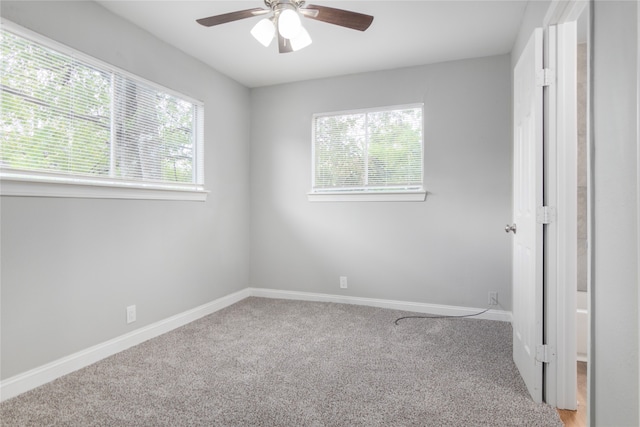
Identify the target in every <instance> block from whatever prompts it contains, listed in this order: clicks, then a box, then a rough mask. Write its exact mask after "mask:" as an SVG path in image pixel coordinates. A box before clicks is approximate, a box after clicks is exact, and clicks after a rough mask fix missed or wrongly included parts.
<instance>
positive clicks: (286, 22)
mask: <svg viewBox="0 0 640 427" xmlns="http://www.w3.org/2000/svg"><path fill="white" fill-rule="evenodd" d="M302 29H303V28H302V22H300V16H299V15H298V12H296V11H295V10H293V9H285V10H283V11H282V12H280V14H279V15H278V32H279V33H280V35H281V36H282V37H284V38H285V39H293V38H296V37H297V36H298V34H300V32H301V30H302Z"/></svg>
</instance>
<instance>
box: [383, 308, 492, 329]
mask: <svg viewBox="0 0 640 427" xmlns="http://www.w3.org/2000/svg"><path fill="white" fill-rule="evenodd" d="M489 310H490V309H489V308H487V309H486V310H482V311H481V312H479V313H474V314H464V315H462V316H403V317H399V318H397V319H396V321H395V322H393V323H395V324H396V326H397V325H398V322H399V321H401V320H403V319H459V318H462V317H473V316H480V315H481V314H483V313H486V312H487V311H489Z"/></svg>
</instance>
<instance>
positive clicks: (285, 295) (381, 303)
mask: <svg viewBox="0 0 640 427" xmlns="http://www.w3.org/2000/svg"><path fill="white" fill-rule="evenodd" d="M249 291H250V293H251V296H254V297H262V298H277V299H292V300H302V301H321V302H335V303H341V304H354V305H368V306H371V307H380V308H390V309H394V310H404V311H412V312H417V313H428V314H435V315H439V316H468V315H470V314H475V313H479V312H481V311H483V310H484V309H483V308H473V307H458V306H451V305H439V304H427V303H420V302H408V301H395V300H384V299H376V298H362V297H352V296H343V295H331V294H318V293H312V292H298V291H281V290H277V289H264V288H249ZM472 319H485V320H498V321H501V322H511V312H510V311H504V310H489V311H487V312H486V313H483V314H480V315H478V316H474V317H472Z"/></svg>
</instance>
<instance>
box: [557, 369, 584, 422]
mask: <svg viewBox="0 0 640 427" xmlns="http://www.w3.org/2000/svg"><path fill="white" fill-rule="evenodd" d="M558 414H560V419H561V420H562V422H563V423H564V425H565V427H587V363H586V362H578V410H577V411H566V410H562V409H558Z"/></svg>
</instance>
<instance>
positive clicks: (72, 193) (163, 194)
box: [0, 18, 209, 201]
mask: <svg viewBox="0 0 640 427" xmlns="http://www.w3.org/2000/svg"><path fill="white" fill-rule="evenodd" d="M0 24H1V25H2V27H4V28H5V29H7V30H9V31H10V32H12V33H14V34H16V35H18V36H20V37H23V38H25V39H28V40H30V41H32V42H34V43H38V44H41V45H42V46H44V47H46V48H49V49H53V50H55V51H57V52H60V53H62V54H64V55H68V56H71V57H73V58H74V59H77V60H79V61H82V62H85V63H87V64H88V65H91V66H94V67H97V68H100V69H103V70H105V71H108V72H113V73H118V74H120V75H124V76H126V77H128V78H131V79H133V80H135V81H136V82H139V83H142V84H145V85H148V86H151V87H153V88H155V89H158V90H160V91H162V92H165V93H167V94H170V95H173V96H175V97H178V98H180V99H182V100H185V101H188V102H191V103H192V104H193V105H194V107H195V108H196V116H197V118H198V119H197V120H196V123H195V125H194V136H195V141H194V149H195V153H194V156H193V168H194V180H195V183H175V184H173V183H155V182H139V181H136V182H133V181H127V180H120V179H114V178H109V177H85V176H80V175H77V176H74V175H62V174H55V173H44V172H38V171H27V170H15V169H6V168H5V169H0V196H24V197H65V198H97V199H138V200H184V201H206V199H207V195H208V193H209V191H207V190H205V187H204V103H203V102H202V101H199V100H196V99H193V98H191V97H189V96H187V95H184V94H182V93H180V92H177V91H175V90H172V89H169V88H167V87H164V86H162V85H159V84H158V83H155V82H152V81H149V80H147V79H144V78H142V77H140V76H137V75H135V74H133V73H130V72H128V71H125V70H122V69H120V68H118V67H116V66H113V65H111V64H108V63H106V62H104V61H101V60H99V59H96V58H94V57H92V56H90V55H87V54H84V53H82V52H80V51H77V50H75V49H73V48H71V47H69V46H67V45H64V44H62V43H59V42H57V41H55V40H52V39H50V38H48V37H45V36H43V35H41V34H38V33H36V32H34V31H31V30H29V29H26V28H24V27H22V26H20V25H18V24H15V23H14V22H11V21H8V20H6V19H4V18H3V19H1V20H0Z"/></svg>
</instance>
